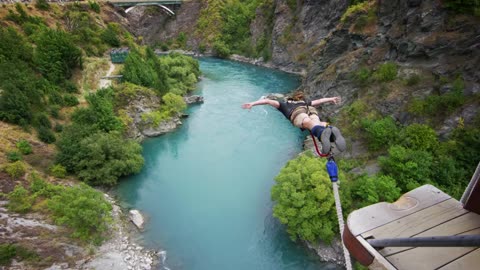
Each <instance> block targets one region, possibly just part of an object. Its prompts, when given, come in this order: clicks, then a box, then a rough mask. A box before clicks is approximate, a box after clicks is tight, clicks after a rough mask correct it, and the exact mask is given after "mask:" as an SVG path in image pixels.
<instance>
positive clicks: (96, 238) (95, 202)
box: [47, 184, 112, 244]
mask: <svg viewBox="0 0 480 270" xmlns="http://www.w3.org/2000/svg"><path fill="white" fill-rule="evenodd" d="M47 205H48V209H49V210H50V211H52V213H53V217H54V219H55V222H56V223H57V224H60V225H67V226H69V227H70V228H72V229H73V230H74V231H73V234H72V236H73V237H77V238H79V239H82V240H87V241H93V242H94V243H95V244H99V243H100V242H101V241H102V240H103V236H104V233H105V232H106V231H107V228H108V223H109V222H110V220H111V217H110V211H111V209H112V207H111V205H110V204H109V203H108V202H107V201H106V200H105V198H104V196H103V194H102V193H101V192H98V191H96V190H95V189H93V188H91V187H89V186H87V185H85V184H80V185H79V186H74V187H62V191H61V192H59V193H58V194H57V195H54V196H52V198H51V199H49V200H48V203H47Z"/></svg>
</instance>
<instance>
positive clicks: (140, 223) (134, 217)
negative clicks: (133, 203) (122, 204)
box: [129, 209, 145, 230]
mask: <svg viewBox="0 0 480 270" xmlns="http://www.w3.org/2000/svg"><path fill="white" fill-rule="evenodd" d="M129 214H130V220H131V221H132V222H133V224H135V226H137V228H138V229H139V230H143V228H144V225H145V219H144V218H143V215H142V214H141V213H140V211H138V210H136V209H132V210H130V212H129Z"/></svg>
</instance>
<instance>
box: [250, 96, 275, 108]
mask: <svg viewBox="0 0 480 270" xmlns="http://www.w3.org/2000/svg"><path fill="white" fill-rule="evenodd" d="M257 105H270V106H272V107H275V108H277V109H278V108H280V103H279V102H278V101H276V100H273V99H268V98H266V99H260V100H257V101H254V102H249V103H245V104H243V105H242V108H243V109H251V108H252V107H253V106H257Z"/></svg>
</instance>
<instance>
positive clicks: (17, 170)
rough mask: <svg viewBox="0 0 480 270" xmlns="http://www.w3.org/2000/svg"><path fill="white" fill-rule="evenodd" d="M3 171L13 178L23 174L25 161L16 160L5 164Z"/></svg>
mask: <svg viewBox="0 0 480 270" xmlns="http://www.w3.org/2000/svg"><path fill="white" fill-rule="evenodd" d="M5 172H6V173H7V174H8V175H10V177H12V178H14V179H16V178H19V177H21V176H23V175H24V174H25V172H26V168H25V163H23V162H22V161H20V160H18V161H15V162H13V163H10V164H7V165H6V166H5Z"/></svg>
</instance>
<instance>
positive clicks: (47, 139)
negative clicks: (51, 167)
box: [37, 126, 57, 144]
mask: <svg viewBox="0 0 480 270" xmlns="http://www.w3.org/2000/svg"><path fill="white" fill-rule="evenodd" d="M37 132H38V138H39V139H40V140H41V141H42V142H44V143H48V144H50V143H54V142H55V141H56V140H57V138H56V137H55V134H54V133H53V132H52V130H51V129H49V128H46V127H43V126H41V127H38V128H37Z"/></svg>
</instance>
